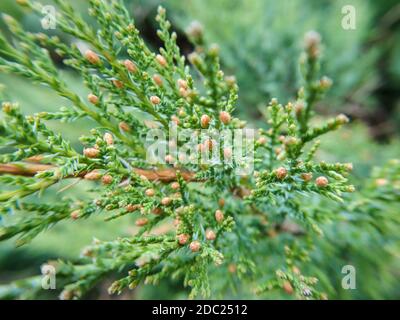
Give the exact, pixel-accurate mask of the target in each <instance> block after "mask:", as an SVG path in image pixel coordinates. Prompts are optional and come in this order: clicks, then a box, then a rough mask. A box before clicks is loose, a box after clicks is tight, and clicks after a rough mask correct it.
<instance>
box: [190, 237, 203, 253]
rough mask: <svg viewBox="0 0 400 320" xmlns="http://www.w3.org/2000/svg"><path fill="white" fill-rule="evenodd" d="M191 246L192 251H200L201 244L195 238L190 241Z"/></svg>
mask: <svg viewBox="0 0 400 320" xmlns="http://www.w3.org/2000/svg"><path fill="white" fill-rule="evenodd" d="M189 247H190V250H192V252H198V251H199V250H200V248H201V244H200V242H199V241H197V240H195V241H192V242H191V243H190V245H189Z"/></svg>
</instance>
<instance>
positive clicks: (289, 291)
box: [282, 281, 293, 294]
mask: <svg viewBox="0 0 400 320" xmlns="http://www.w3.org/2000/svg"><path fill="white" fill-rule="evenodd" d="M282 288H283V290H285V292H286V293H287V294H292V293H293V287H292V285H291V284H290V282H289V281H285V282H284V283H283V286H282Z"/></svg>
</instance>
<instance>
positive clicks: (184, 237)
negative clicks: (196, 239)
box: [177, 233, 190, 246]
mask: <svg viewBox="0 0 400 320" xmlns="http://www.w3.org/2000/svg"><path fill="white" fill-rule="evenodd" d="M177 239H178V242H179V244H180V245H181V246H183V245H185V244H186V243H187V242H188V241H189V239H190V235H188V234H187V233H182V234H178V236H177Z"/></svg>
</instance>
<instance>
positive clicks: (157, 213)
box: [151, 207, 163, 215]
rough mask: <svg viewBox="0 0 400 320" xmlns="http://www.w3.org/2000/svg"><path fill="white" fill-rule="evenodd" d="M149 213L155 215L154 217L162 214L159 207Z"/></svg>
mask: <svg viewBox="0 0 400 320" xmlns="http://www.w3.org/2000/svg"><path fill="white" fill-rule="evenodd" d="M151 212H152V213H153V214H155V215H160V214H162V213H163V211H162V209H161V208H159V207H155V208H154V209H153V210H152V211H151Z"/></svg>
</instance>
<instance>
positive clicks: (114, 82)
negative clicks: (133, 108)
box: [113, 80, 124, 89]
mask: <svg viewBox="0 0 400 320" xmlns="http://www.w3.org/2000/svg"><path fill="white" fill-rule="evenodd" d="M113 84H114V86H115V87H116V88H118V89H122V88H123V87H124V83H123V82H122V81H120V80H113Z"/></svg>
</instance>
